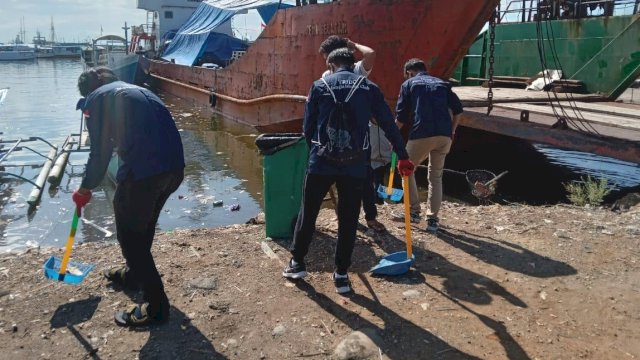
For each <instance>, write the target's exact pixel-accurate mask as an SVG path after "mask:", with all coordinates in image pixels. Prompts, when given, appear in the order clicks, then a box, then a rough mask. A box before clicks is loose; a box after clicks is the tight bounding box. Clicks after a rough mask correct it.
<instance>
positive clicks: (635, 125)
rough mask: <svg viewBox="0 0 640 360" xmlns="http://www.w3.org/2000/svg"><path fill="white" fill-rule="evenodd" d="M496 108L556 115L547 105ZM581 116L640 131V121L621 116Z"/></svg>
mask: <svg viewBox="0 0 640 360" xmlns="http://www.w3.org/2000/svg"><path fill="white" fill-rule="evenodd" d="M494 106H495V107H499V108H503V109H509V110H528V111H530V112H533V113H536V114H543V115H554V112H553V109H552V108H551V106H549V105H547V106H545V105H532V104H495V105H494ZM558 111H559V109H558ZM565 111H566V112H567V114H568V115H569V119H572V120H574V121H578V120H577V119H576V117H575V114H574V113H573V111H571V110H570V109H568V108H565ZM581 114H582V117H583V118H584V119H581V120H584V121H587V122H591V123H595V124H601V125H607V126H613V127H618V128H623V129H629V130H635V131H640V121H638V120H634V119H629V118H623V117H619V116H612V115H606V114H599V113H593V112H588V111H581Z"/></svg>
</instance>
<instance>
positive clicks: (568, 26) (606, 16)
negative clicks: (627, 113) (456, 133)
mask: <svg viewBox="0 0 640 360" xmlns="http://www.w3.org/2000/svg"><path fill="white" fill-rule="evenodd" d="M500 5H501V6H500V7H499V8H498V13H499V16H498V17H497V21H496V25H495V38H494V49H493V51H490V50H489V49H490V46H491V45H490V42H491V37H490V31H489V30H486V31H483V32H482V33H481V34H480V35H479V36H478V37H477V38H476V40H475V41H474V42H473V44H472V45H471V47H470V49H469V52H468V53H467V55H466V56H465V57H464V58H463V60H462V61H461V62H460V63H459V64H458V67H457V68H456V71H455V73H454V75H453V78H455V79H456V80H457V81H458V82H459V83H460V84H461V85H478V84H480V83H486V82H487V81H488V78H489V67H490V63H492V71H491V72H492V73H493V75H494V76H493V77H494V78H493V79H492V80H493V82H494V84H496V85H500V86H508V87H516V88H517V87H520V88H522V89H524V88H525V87H526V86H527V85H530V84H531V79H532V78H535V77H537V74H539V73H540V72H541V71H543V70H546V69H553V70H557V71H560V73H561V74H562V79H563V80H562V81H561V82H560V83H561V86H559V88H560V89H558V90H561V91H562V92H573V93H589V94H598V95H601V96H602V98H603V100H615V99H616V98H618V96H620V94H622V93H623V92H624V91H625V90H626V89H627V88H629V87H630V86H632V85H633V83H634V81H635V80H636V79H637V78H638V77H639V76H640V62H639V61H638V58H639V57H640V35H639V34H640V13H639V11H640V0H599V1H571V2H566V1H559V0H541V1H538V0H530V1H526V2H523V1H501V4H500ZM490 57H491V58H492V62H490Z"/></svg>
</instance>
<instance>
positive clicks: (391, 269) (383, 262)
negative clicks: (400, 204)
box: [369, 176, 416, 276]
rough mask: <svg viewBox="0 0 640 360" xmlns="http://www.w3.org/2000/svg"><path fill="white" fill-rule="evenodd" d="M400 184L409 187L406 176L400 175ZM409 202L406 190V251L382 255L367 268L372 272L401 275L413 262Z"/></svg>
mask: <svg viewBox="0 0 640 360" xmlns="http://www.w3.org/2000/svg"><path fill="white" fill-rule="evenodd" d="M402 184H403V186H404V188H405V189H408V188H409V177H408V176H403V177H402ZM410 202H411V201H410V199H409V192H407V193H406V196H405V197H404V229H405V240H406V243H407V251H399V252H395V253H393V254H389V255H387V256H385V257H383V258H382V259H380V262H379V263H378V265H376V266H374V267H373V268H371V270H369V271H371V272H372V273H374V274H378V275H391V276H397V275H402V274H404V273H406V272H407V271H409V269H410V268H411V264H413V262H414V261H415V260H416V257H415V255H413V252H412V251H411V249H412V246H411V223H410V222H409V221H410V215H409V206H410V205H409V204H410Z"/></svg>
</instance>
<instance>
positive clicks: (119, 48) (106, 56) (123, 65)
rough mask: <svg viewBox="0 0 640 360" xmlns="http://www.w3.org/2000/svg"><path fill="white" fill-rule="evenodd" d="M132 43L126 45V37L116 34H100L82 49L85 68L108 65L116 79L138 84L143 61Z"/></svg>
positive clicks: (142, 72)
mask: <svg viewBox="0 0 640 360" xmlns="http://www.w3.org/2000/svg"><path fill="white" fill-rule="evenodd" d="M133 45H134V44H133V43H132V47H130V46H128V43H127V41H126V39H125V38H123V37H120V36H118V35H105V36H101V37H99V38H97V39H95V40H93V41H92V45H91V46H89V47H87V48H85V49H84V50H83V51H82V62H83V64H84V66H85V68H90V67H97V66H106V67H109V68H110V69H111V70H113V72H114V73H115V74H116V76H117V77H118V79H120V80H122V81H125V82H128V83H131V84H138V85H139V84H142V83H143V82H144V71H143V64H144V62H141V61H140V53H138V52H136V51H135V50H136V49H134V47H133ZM136 46H137V45H136ZM130 50H134V51H130Z"/></svg>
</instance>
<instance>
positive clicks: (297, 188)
mask: <svg viewBox="0 0 640 360" xmlns="http://www.w3.org/2000/svg"><path fill="white" fill-rule="evenodd" d="M256 146H257V147H258V149H259V150H260V153H261V154H262V155H264V161H263V166H262V167H263V179H264V191H263V196H264V215H265V223H266V235H267V237H272V238H291V237H293V229H294V227H295V224H296V219H297V218H298V212H299V211H300V203H301V201H302V186H303V182H304V176H305V173H306V171H307V162H308V160H309V149H308V147H307V143H306V142H305V140H304V137H303V136H302V134H262V135H260V136H258V137H257V138H256Z"/></svg>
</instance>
